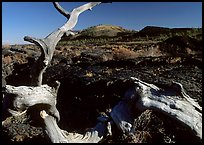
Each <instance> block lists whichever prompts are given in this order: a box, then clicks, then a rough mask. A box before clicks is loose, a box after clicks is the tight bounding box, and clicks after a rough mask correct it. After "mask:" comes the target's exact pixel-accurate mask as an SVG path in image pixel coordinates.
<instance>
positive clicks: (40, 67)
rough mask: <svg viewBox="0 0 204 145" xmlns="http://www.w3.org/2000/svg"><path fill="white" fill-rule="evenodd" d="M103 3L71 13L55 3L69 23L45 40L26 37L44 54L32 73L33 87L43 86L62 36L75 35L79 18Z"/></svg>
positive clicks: (87, 5) (79, 8) (91, 4)
mask: <svg viewBox="0 0 204 145" xmlns="http://www.w3.org/2000/svg"><path fill="white" fill-rule="evenodd" d="M100 3H101V2H89V3H87V4H84V5H82V6H80V7H78V8H75V9H73V10H72V11H71V12H70V13H69V12H68V11H66V10H65V9H63V8H62V7H61V6H60V5H59V3H58V2H54V3H53V4H54V7H55V8H56V9H57V10H58V11H59V12H60V13H61V14H62V15H64V16H65V17H66V18H67V19H68V20H67V22H66V23H65V24H64V25H63V26H62V27H60V28H58V29H57V30H55V31H53V32H52V33H50V34H49V35H48V36H47V37H45V38H44V39H38V38H33V37H29V36H25V37H24V40H25V41H28V42H31V43H34V44H36V45H37V46H39V47H40V49H41V51H42V53H41V56H40V57H39V58H38V60H37V61H36V62H35V64H34V65H33V68H32V72H31V79H32V80H31V85H32V86H41V85H42V79H43V73H44V71H45V70H46V68H47V66H48V64H49V63H50V62H51V60H52V57H53V54H54V51H55V47H56V45H57V43H58V42H59V41H60V40H61V38H62V36H63V35H64V34H65V33H66V35H68V34H70V35H74V33H72V31H71V30H72V29H73V28H74V27H75V25H76V24H77V21H78V16H79V15H80V14H81V13H82V12H84V11H86V10H91V9H92V8H93V7H94V6H96V5H98V4H100Z"/></svg>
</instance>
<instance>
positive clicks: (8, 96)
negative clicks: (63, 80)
mask: <svg viewBox="0 0 204 145" xmlns="http://www.w3.org/2000/svg"><path fill="white" fill-rule="evenodd" d="M59 85H60V83H59V82H57V85H56V86H54V87H50V86H48V85H42V86H37V87H29V86H19V87H14V86H10V85H6V90H5V97H4V99H3V105H4V106H5V107H4V109H5V110H3V111H9V112H10V113H12V112H19V113H21V112H23V111H26V110H27V109H28V108H29V107H31V106H34V105H37V104H47V105H49V106H50V107H49V108H48V109H49V110H47V111H48V112H49V113H50V114H51V115H53V116H54V117H56V118H57V120H58V121H59V120H60V115H59V112H58V110H57V108H56V104H57V100H56V99H57V97H56V96H57V91H58V88H59Z"/></svg>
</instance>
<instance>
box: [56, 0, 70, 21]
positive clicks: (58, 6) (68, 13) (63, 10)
mask: <svg viewBox="0 0 204 145" xmlns="http://www.w3.org/2000/svg"><path fill="white" fill-rule="evenodd" d="M53 4H54V6H55V8H56V9H57V10H58V11H59V12H60V13H61V14H62V15H64V16H65V17H66V18H67V19H69V17H70V12H68V11H66V10H65V9H63V8H62V7H61V6H60V5H59V3H58V2H53Z"/></svg>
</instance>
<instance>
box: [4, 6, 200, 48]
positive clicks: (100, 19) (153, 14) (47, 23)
mask: <svg viewBox="0 0 204 145" xmlns="http://www.w3.org/2000/svg"><path fill="white" fill-rule="evenodd" d="M85 3H86V2H60V4H61V5H62V6H63V7H64V8H65V9H66V10H67V11H71V10H72V9H73V8H75V7H77V6H80V5H82V4H85ZM65 22H66V18H65V17H64V16H63V15H61V14H60V13H59V12H58V11H57V10H56V9H55V8H54V6H53V4H52V2H2V43H3V44H5V43H9V44H22V43H26V42H25V41H24V40H23V38H24V36H26V35H28V36H33V37H37V38H44V37H46V36H47V35H48V34H49V33H51V32H52V31H54V30H55V29H57V28H58V27H60V26H62V25H63V24H64V23H65ZM98 24H112V25H118V26H122V27H123V28H126V29H134V30H141V29H142V28H144V27H145V26H161V27H168V28H178V27H190V28H192V27H195V28H198V27H199V28H200V27H202V2H113V3H103V4H101V5H98V6H96V7H94V8H93V10H92V11H86V12H84V13H82V14H81V15H80V16H79V21H78V23H77V25H76V26H75V28H74V30H82V29H85V28H87V27H90V26H94V25H98Z"/></svg>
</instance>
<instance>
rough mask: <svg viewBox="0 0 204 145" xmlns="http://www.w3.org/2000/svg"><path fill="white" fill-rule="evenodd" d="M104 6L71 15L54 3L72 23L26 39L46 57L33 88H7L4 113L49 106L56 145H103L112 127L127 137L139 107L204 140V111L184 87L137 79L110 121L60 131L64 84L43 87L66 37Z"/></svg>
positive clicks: (48, 127)
mask: <svg viewBox="0 0 204 145" xmlns="http://www.w3.org/2000/svg"><path fill="white" fill-rule="evenodd" d="M100 3H101V2H90V3H87V4H84V5H82V6H80V7H78V8H75V9H73V10H72V11H71V12H68V11H66V10H64V9H63V8H62V7H61V6H60V5H59V3H57V2H54V7H55V8H56V9H57V10H58V11H59V12H60V13H61V14H62V15H64V16H65V17H66V18H67V19H68V20H67V22H66V23H65V24H64V25H63V26H62V27H60V28H58V29H57V30H55V31H54V32H52V33H51V34H49V35H48V36H47V37H46V38H44V39H38V38H33V37H29V36H26V37H24V40H25V41H29V42H31V43H34V44H36V45H38V46H39V47H40V49H41V52H42V53H41V56H40V57H39V59H38V60H37V61H36V63H35V64H34V65H33V68H32V74H31V76H32V84H31V86H19V87H14V86H10V85H6V90H5V93H6V94H5V95H4V97H3V109H8V110H9V111H10V112H11V113H12V114H13V115H18V114H20V113H23V112H25V111H26V110H27V109H28V108H29V107H32V106H35V105H40V104H46V105H48V106H49V107H48V108H47V109H46V110H44V109H42V110H41V111H40V112H39V115H40V116H41V118H42V119H43V120H44V126H43V128H44V130H45V132H46V134H47V135H48V137H49V138H50V140H51V142H53V143H63V142H66V143H70V142H73V143H79V142H80V143H91V142H92V143H97V142H100V141H102V139H103V138H105V137H106V135H107V134H109V135H111V134H112V132H111V124H112V123H115V124H116V125H117V127H118V128H119V129H120V130H121V131H122V132H123V133H124V134H129V133H131V132H134V130H133V127H132V125H133V120H134V118H133V117H132V116H133V114H134V113H135V112H133V108H135V107H136V108H137V109H139V110H141V111H144V110H145V109H155V110H158V111H160V112H163V113H165V114H167V115H169V116H171V117H172V118H175V119H177V120H179V121H180V122H182V123H183V124H184V125H186V126H188V127H189V128H191V129H192V131H193V132H195V134H196V135H197V136H199V137H200V138H201V139H202V113H201V112H202V108H201V107H200V106H199V105H198V103H197V102H195V101H194V100H193V99H192V98H191V97H190V96H188V95H187V94H186V92H185V91H184V89H183V86H182V85H181V84H179V83H176V82H174V83H173V84H172V87H171V89H162V88H159V87H157V86H155V85H153V84H148V83H146V82H143V81H141V80H139V79H137V78H134V77H132V79H133V80H134V82H135V86H133V88H130V89H129V90H127V93H126V95H125V96H124V98H123V99H122V100H121V101H120V102H119V103H118V104H117V105H116V106H115V107H113V109H112V111H111V112H110V117H107V116H101V117H99V118H98V120H99V122H98V123H97V124H96V126H95V127H94V128H92V129H90V130H88V131H86V132H85V133H84V134H78V133H69V132H67V131H65V130H62V129H60V128H59V127H58V125H57V121H59V119H60V114H59V112H58V110H57V108H56V103H57V101H56V99H57V91H58V88H59V86H60V83H59V82H56V85H55V86H52V87H51V86H48V85H46V84H44V85H42V79H43V73H44V71H45V70H46V68H47V66H48V64H49V63H50V61H51V60H52V57H53V53H54V50H55V47H56V45H57V43H58V42H59V40H60V39H61V37H62V36H63V35H64V34H66V35H74V33H73V32H72V28H73V27H74V26H75V25H76V23H77V20H78V16H79V15H80V14H81V13H82V12H84V11H86V10H91V9H92V8H93V7H94V6H96V5H98V4H100ZM10 102H11V103H10ZM111 119H112V120H111Z"/></svg>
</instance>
